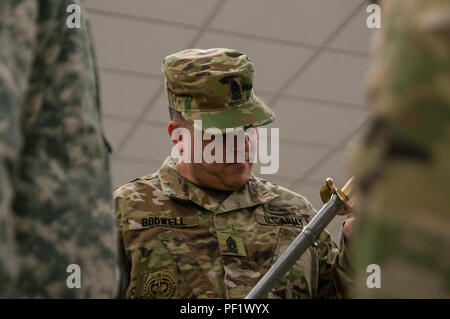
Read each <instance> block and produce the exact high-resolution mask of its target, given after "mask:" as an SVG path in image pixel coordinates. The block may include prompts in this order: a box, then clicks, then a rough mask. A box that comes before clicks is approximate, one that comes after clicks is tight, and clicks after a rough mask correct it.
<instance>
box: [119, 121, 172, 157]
mask: <svg viewBox="0 0 450 319" xmlns="http://www.w3.org/2000/svg"><path fill="white" fill-rule="evenodd" d="M171 149H172V146H171V141H170V137H169V134H168V133H167V130H166V128H165V127H164V125H161V126H156V125H147V124H141V125H139V127H137V129H136V130H135V131H134V133H133V135H132V136H131V137H130V139H129V141H127V144H126V145H125V146H124V148H123V149H122V151H121V153H120V155H122V156H126V157H133V158H137V159H151V160H156V161H161V162H162V161H163V160H164V159H165V158H166V157H167V156H168V155H169V154H170V151H171Z"/></svg>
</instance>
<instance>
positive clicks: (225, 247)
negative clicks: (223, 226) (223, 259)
mask: <svg viewBox="0 0 450 319" xmlns="http://www.w3.org/2000/svg"><path fill="white" fill-rule="evenodd" d="M217 238H218V239H219V247H220V252H221V254H222V255H228V256H241V257H244V256H247V254H246V252H245V246H244V241H243V239H242V237H241V235H239V234H236V233H225V232H217Z"/></svg>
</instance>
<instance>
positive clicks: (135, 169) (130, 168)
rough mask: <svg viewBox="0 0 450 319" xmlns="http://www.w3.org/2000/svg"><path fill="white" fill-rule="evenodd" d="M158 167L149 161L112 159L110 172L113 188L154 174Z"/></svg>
mask: <svg viewBox="0 0 450 319" xmlns="http://www.w3.org/2000/svg"><path fill="white" fill-rule="evenodd" d="M161 164H162V162H161ZM160 166H161V165H159V164H157V163H156V162H151V161H149V162H148V163H145V162H135V161H130V160H126V159H117V158H113V159H112V161H111V171H112V181H113V185H114V188H117V187H119V186H121V185H123V184H125V183H128V182H130V181H132V180H133V179H135V178H138V177H142V176H145V175H148V174H151V173H154V172H156V171H157V170H158V169H159V167H160Z"/></svg>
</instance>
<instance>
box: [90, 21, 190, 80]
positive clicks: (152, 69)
mask: <svg viewBox="0 0 450 319" xmlns="http://www.w3.org/2000/svg"><path fill="white" fill-rule="evenodd" d="M90 18H91V22H92V31H93V35H94V41H95V43H96V51H97V55H98V60H99V65H100V66H104V67H110V68H118V69H122V70H130V71H135V72H144V73H152V74H156V75H159V74H161V63H162V61H163V59H164V57H165V56H167V55H169V54H171V53H174V52H177V51H180V50H182V49H184V48H185V47H186V46H187V44H188V43H189V41H190V39H191V38H192V37H193V35H194V31H192V30H188V29H186V28H179V27H172V26H166V25H161V24H150V23H146V22H141V21H136V20H130V19H123V18H117V17H111V16H106V15H103V14H97V13H91V14H90Z"/></svg>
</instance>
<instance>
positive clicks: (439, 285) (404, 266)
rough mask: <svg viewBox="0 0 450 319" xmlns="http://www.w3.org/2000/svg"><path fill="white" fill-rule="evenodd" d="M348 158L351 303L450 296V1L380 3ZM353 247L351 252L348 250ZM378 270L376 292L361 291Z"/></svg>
mask: <svg viewBox="0 0 450 319" xmlns="http://www.w3.org/2000/svg"><path fill="white" fill-rule="evenodd" d="M381 5H382V23H383V25H382V29H381V30H380V32H379V34H377V35H376V38H375V39H374V40H376V42H374V44H376V52H375V58H374V60H373V64H372V72H371V74H370V83H369V104H370V107H371V111H372V117H373V118H372V122H371V124H370V126H369V130H368V132H367V134H366V136H365V138H364V140H363V141H361V145H360V146H359V150H358V152H357V154H356V155H355V159H354V163H353V166H354V173H355V175H356V177H357V179H358V191H359V195H360V207H359V209H358V210H359V212H360V213H359V220H358V227H357V228H356V234H355V235H356V236H355V242H354V247H353V248H354V252H355V255H354V259H355V263H354V267H355V272H357V274H358V278H359V280H358V289H357V290H355V291H354V295H355V296H356V297H376V298H424V297H427V298H429V297H447V298H448V297H449V296H450V254H449V251H450V235H449V229H450V217H449V208H450V200H449V193H450V166H449V165H448V159H449V158H450V94H449V87H450V2H449V1H448V0H426V1H419V0H384V1H382V2H381ZM353 248H352V249H353ZM370 264H377V265H379V266H380V270H381V287H380V288H377V289H369V288H368V287H367V286H366V277H367V276H368V274H366V267H367V266H368V265H370Z"/></svg>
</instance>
